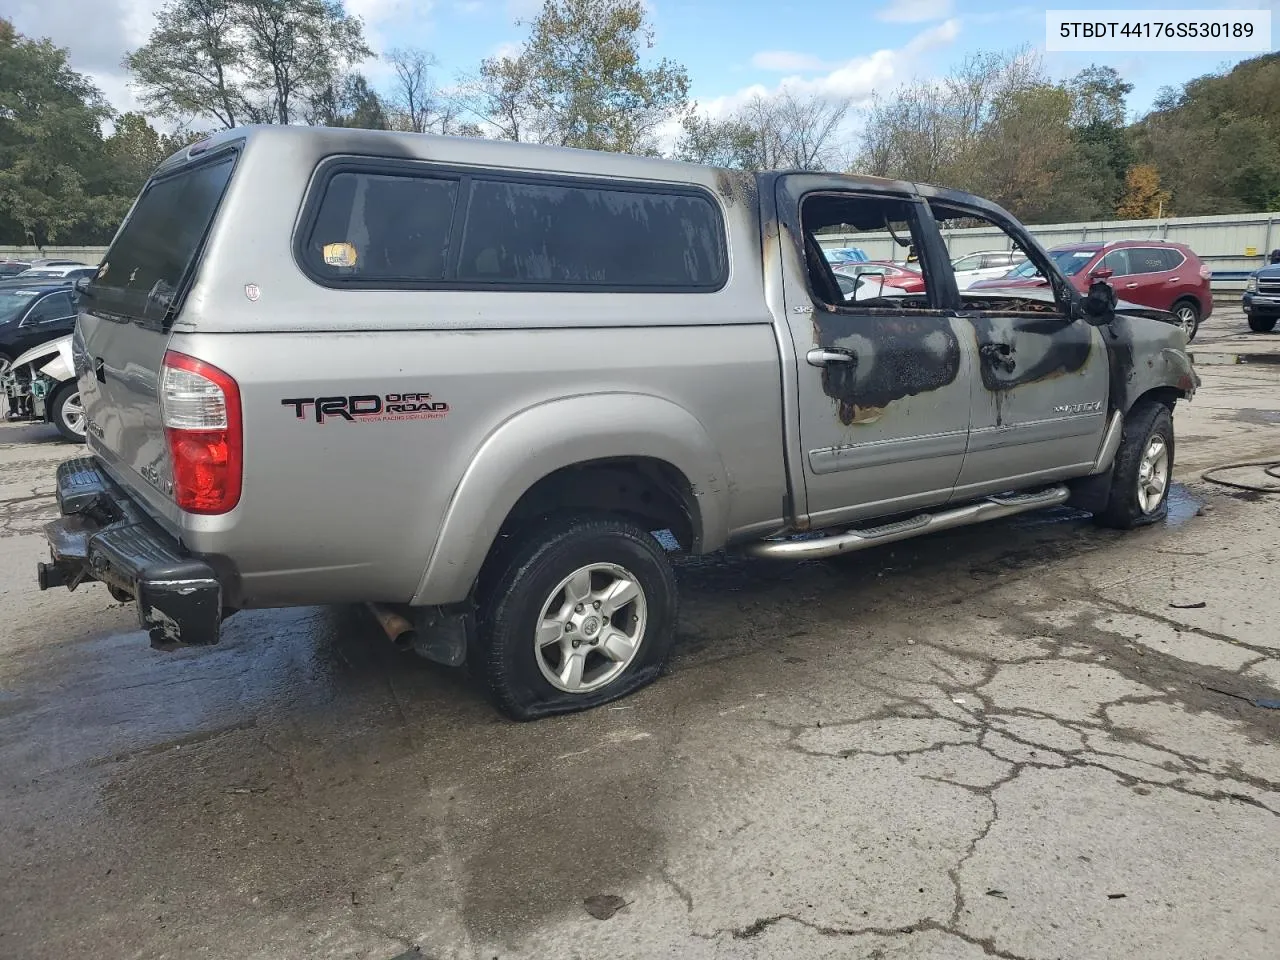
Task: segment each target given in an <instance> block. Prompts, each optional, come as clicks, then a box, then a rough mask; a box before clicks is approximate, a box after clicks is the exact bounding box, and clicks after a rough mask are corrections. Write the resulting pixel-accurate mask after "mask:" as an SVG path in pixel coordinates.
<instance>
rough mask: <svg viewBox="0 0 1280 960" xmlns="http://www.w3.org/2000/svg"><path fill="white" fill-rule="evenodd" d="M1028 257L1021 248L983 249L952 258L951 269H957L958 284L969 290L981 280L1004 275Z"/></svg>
mask: <svg viewBox="0 0 1280 960" xmlns="http://www.w3.org/2000/svg"><path fill="white" fill-rule="evenodd" d="M1026 259H1027V255H1026V254H1025V253H1023V252H1022V251H1021V250H983V251H980V252H978V253H970V254H966V255H965V256H963V257H960V258H959V259H958V260H952V261H951V269H952V270H954V271H955V275H956V286H957V287H958V288H960V289H961V290H968V289H969V286H970V285H971V284H974V283H977V282H978V281H979V280H991V279H994V278H995V277H1003V276H1004V275H1005V274H1006V273H1008V272H1009V271H1010V270H1012V269H1013V268H1014V267H1016V266H1017V265H1018V264H1020V263H1022V261H1024V260H1026Z"/></svg>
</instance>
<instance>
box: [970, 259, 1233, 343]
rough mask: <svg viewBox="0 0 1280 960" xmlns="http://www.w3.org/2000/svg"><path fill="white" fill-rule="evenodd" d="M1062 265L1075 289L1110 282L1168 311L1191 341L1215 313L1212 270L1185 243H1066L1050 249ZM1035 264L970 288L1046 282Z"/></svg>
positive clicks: (1129, 297) (1132, 298)
mask: <svg viewBox="0 0 1280 960" xmlns="http://www.w3.org/2000/svg"><path fill="white" fill-rule="evenodd" d="M1049 256H1051V257H1052V258H1053V261H1054V263H1055V264H1056V265H1057V267H1058V269H1059V270H1060V271H1061V272H1062V273H1063V274H1064V275H1065V276H1066V277H1067V278H1068V279H1069V280H1070V281H1071V282H1072V284H1073V285H1074V286H1075V288H1076V289H1077V290H1080V291H1081V292H1084V291H1087V290H1088V289H1089V285H1090V284H1091V283H1092V282H1093V281H1095V280H1106V281H1107V282H1108V283H1110V284H1111V285H1112V286H1113V287H1115V289H1116V293H1117V294H1118V295H1120V296H1122V297H1123V298H1124V299H1125V300H1128V301H1129V302H1131V303H1140V304H1142V305H1143V306H1147V307H1152V308H1154V309H1157V310H1165V311H1168V312H1169V313H1170V314H1172V316H1171V318H1170V319H1171V320H1173V321H1174V322H1176V323H1177V324H1178V325H1179V326H1180V327H1182V331H1183V333H1184V334H1185V335H1186V337H1187V341H1188V342H1190V341H1192V340H1194V339H1195V337H1196V333H1197V332H1199V330H1200V324H1201V322H1203V320H1204V319H1205V318H1206V317H1208V316H1209V315H1210V314H1211V313H1212V312H1213V294H1212V293H1211V291H1210V289H1209V278H1210V276H1211V271H1210V270H1209V268H1208V267H1207V266H1206V265H1205V264H1204V263H1203V262H1202V261H1201V260H1200V258H1199V257H1197V256H1196V255H1195V253H1194V252H1193V251H1192V249H1191V248H1190V247H1188V246H1187V245H1186V244H1184V243H1172V242H1170V241H1167V240H1112V241H1110V242H1108V243H1100V242H1099V243H1068V244H1063V245H1062V246H1058V247H1054V248H1053V249H1051V250H1050V251H1049ZM1044 283H1045V280H1044V278H1043V277H1041V276H1039V275H1038V272H1037V267H1036V266H1035V264H1034V263H1024V264H1022V265H1021V266H1019V267H1017V268H1015V269H1014V270H1013V271H1011V272H1010V273H1009V274H1008V275H1007V276H1006V277H1004V278H1002V279H1000V280H985V281H982V282H980V283H975V284H973V286H972V287H971V289H978V290H980V289H998V288H1005V289H1011V288H1017V287H1029V286H1036V285H1043V284H1044Z"/></svg>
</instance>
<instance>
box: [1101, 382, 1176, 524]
mask: <svg viewBox="0 0 1280 960" xmlns="http://www.w3.org/2000/svg"><path fill="white" fill-rule="evenodd" d="M1173 447H1174V443H1173V415H1172V414H1171V413H1170V412H1169V408H1168V407H1166V406H1165V405H1164V404H1163V403H1159V402H1158V401H1155V400H1139V401H1138V402H1137V403H1136V404H1134V407H1133V409H1132V410H1130V411H1129V415H1128V416H1127V417H1125V420H1124V433H1123V434H1122V435H1121V440H1120V450H1119V452H1117V453H1116V460H1115V464H1114V466H1113V467H1112V470H1111V495H1110V497H1108V500H1107V507H1106V509H1105V510H1103V511H1102V512H1100V513H1097V514H1095V515H1094V520H1095V521H1096V522H1097V523H1098V524H1099V525H1101V526H1104V527H1111V528H1113V529H1116V530H1132V529H1133V528H1134V527H1145V526H1148V525H1149V524H1152V523H1158V522H1160V521H1161V520H1163V519H1164V518H1165V517H1166V516H1168V514H1169V487H1170V486H1171V484H1172V481H1173Z"/></svg>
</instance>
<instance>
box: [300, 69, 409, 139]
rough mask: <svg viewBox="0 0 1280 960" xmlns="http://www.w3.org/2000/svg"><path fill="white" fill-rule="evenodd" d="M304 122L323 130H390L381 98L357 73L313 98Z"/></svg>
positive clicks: (343, 78) (344, 78)
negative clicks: (343, 128)
mask: <svg viewBox="0 0 1280 960" xmlns="http://www.w3.org/2000/svg"><path fill="white" fill-rule="evenodd" d="M307 122H308V123H311V124H317V125H321V126H326V127H360V128H362V129H364V130H390V129H391V124H390V121H389V120H388V119H387V111H386V107H385V105H384V104H383V101H382V98H381V97H380V96H378V94H377V93H376V92H375V91H374V90H373V88H372V87H370V86H369V81H368V80H367V79H365V76H364V74H360V73H351V74H348V75H347V76H345V77H342V78H341V79H339V80H337V81H335V82H333V83H330V84H328V85H327V86H326V87H325V88H324V89H323V90H322V91H320V92H319V93H318V94H315V95H313V96H312V98H311V107H310V110H309V111H308V113H307Z"/></svg>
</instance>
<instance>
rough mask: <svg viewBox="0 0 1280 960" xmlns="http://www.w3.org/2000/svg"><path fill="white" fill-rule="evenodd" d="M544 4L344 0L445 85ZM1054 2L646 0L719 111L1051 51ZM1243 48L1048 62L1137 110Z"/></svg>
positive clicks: (851, 92)
mask: <svg viewBox="0 0 1280 960" xmlns="http://www.w3.org/2000/svg"><path fill="white" fill-rule="evenodd" d="M1277 5H1280V4H1275V3H1270V4H1269V3H1265V2H1252V3H1251V2H1238V3H1222V2H1215V0H1199V2H1190V3H1178V2H1176V0H1172V2H1170V0H1166V2H1163V3H1147V2H1143V0H1124V2H1123V6H1124V7H1125V8H1128V9H1143V8H1150V9H1151V10H1153V11H1159V10H1169V9H1177V8H1185V9H1207V8H1213V7H1227V6H1231V7H1249V8H1254V7H1257V8H1266V7H1270V6H1277ZM538 6H539V3H538V2H537V0H437V2H435V3H431V4H423V3H413V2H410V0H348V7H349V8H351V9H353V10H355V11H358V12H360V13H361V14H362V15H363V16H364V17H365V19H366V21H367V22H368V24H369V29H370V32H371V34H372V35H373V37H374V38H375V41H376V42H378V43H381V44H384V45H395V44H412V45H418V46H423V47H426V48H428V49H430V50H432V51H433V52H434V53H435V54H436V56H437V57H439V59H440V61H441V73H442V80H445V81H448V80H449V79H451V78H452V77H453V76H454V75H455V74H456V73H457V72H458V71H461V70H468V69H471V68H473V66H474V64H475V63H477V62H478V61H479V60H480V58H482V57H484V56H489V55H492V54H493V53H495V52H498V51H500V50H502V49H504V48H505V47H509V46H511V45H513V44H515V43H517V42H518V41H519V40H520V39H521V37H522V36H523V32H522V31H521V30H520V29H519V28H517V27H515V26H514V24H513V21H514V20H515V19H517V18H519V17H528V16H531V15H532V14H533V13H535V12H536V10H537V8H538ZM1049 6H1050V4H1041V5H1029V4H1021V3H1019V2H1018V0H1011V2H1004V3H1001V2H997V0H870V2H867V3H862V4H853V3H837V2H831V0H822V2H819V0H781V2H779V0H685V2H679V0H648V7H649V10H650V16H651V20H652V22H653V26H654V29H655V47H654V51H653V52H654V53H655V54H657V55H659V56H666V57H670V58H671V59H673V60H676V61H678V62H680V63H683V64H684V65H685V66H686V67H687V68H688V70H689V76H690V79H691V81H692V93H693V95H694V97H695V98H696V99H697V100H698V101H699V102H700V103H701V104H702V105H703V106H704V107H705V108H707V109H708V110H709V111H710V112H712V113H719V112H723V111H724V110H726V109H728V108H731V107H732V105H733V104H735V103H737V102H740V101H741V100H743V99H745V98H746V97H747V96H749V95H750V92H752V91H769V90H775V89H777V88H778V87H779V85H780V84H782V83H784V82H786V83H791V84H796V85H798V86H799V87H801V88H802V89H814V90H827V91H830V92H832V93H838V94H843V95H848V96H852V97H853V98H854V99H855V102H857V101H862V100H865V99H866V97H867V96H868V95H869V94H870V92H871V91H872V90H881V91H886V90H889V89H892V88H893V87H894V86H896V85H897V84H899V83H902V82H904V81H908V80H911V79H913V78H916V77H921V78H927V77H932V76H939V75H941V74H943V73H945V72H946V70H947V69H948V68H949V67H950V66H952V65H953V64H955V63H957V62H959V61H961V60H963V59H964V57H965V56H967V55H969V54H971V53H974V52H976V51H979V50H1007V49H1011V48H1014V47H1016V46H1018V45H1020V44H1023V43H1028V44H1031V45H1032V46H1034V47H1037V48H1040V49H1043V47H1044V40H1045V17H1044V12H1045V10H1046V9H1048V8H1049ZM1051 6H1052V7H1053V8H1055V9H1075V8H1081V9H1087V8H1095V9H1098V10H1100V11H1102V10H1108V9H1110V7H1109V6H1107V5H1104V4H1101V3H1097V2H1096V0H1095V2H1089V0H1084V2H1062V0H1058V2H1054V3H1052V4H1051ZM1111 6H1117V4H1113V5H1111ZM1277 19H1278V20H1280V18H1277ZM388 41H390V43H388ZM1244 56H1248V55H1233V54H1222V53H1209V54H1199V55H1189V54H1185V53H1148V54H1077V53H1072V54H1067V53H1051V54H1045V65H1046V67H1047V68H1048V70H1049V71H1050V73H1051V74H1052V75H1054V76H1055V77H1066V76H1070V75H1071V74H1073V73H1075V72H1076V71H1077V70H1079V69H1081V68H1083V67H1085V66H1088V65H1089V64H1090V63H1104V64H1109V65H1111V66H1114V67H1115V68H1116V69H1118V70H1119V71H1120V72H1121V74H1123V75H1124V77H1125V78H1126V79H1127V80H1128V81H1129V82H1130V83H1132V84H1133V85H1134V92H1133V94H1132V96H1131V97H1130V107H1131V109H1132V110H1135V111H1137V112H1142V111H1145V109H1146V108H1148V107H1149V106H1150V104H1151V102H1152V100H1153V99H1154V98H1155V96H1156V94H1157V92H1158V90H1159V89H1160V87H1162V86H1164V85H1167V84H1173V85H1176V84H1180V83H1182V82H1184V81H1186V80H1188V79H1191V78H1192V77H1196V76H1199V75H1201V74H1204V73H1209V72H1212V71H1216V70H1219V69H1221V68H1223V67H1224V66H1229V65H1230V64H1232V63H1235V62H1238V61H1239V60H1240V59H1243V58H1244Z"/></svg>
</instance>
